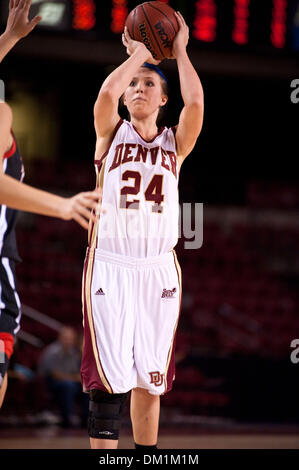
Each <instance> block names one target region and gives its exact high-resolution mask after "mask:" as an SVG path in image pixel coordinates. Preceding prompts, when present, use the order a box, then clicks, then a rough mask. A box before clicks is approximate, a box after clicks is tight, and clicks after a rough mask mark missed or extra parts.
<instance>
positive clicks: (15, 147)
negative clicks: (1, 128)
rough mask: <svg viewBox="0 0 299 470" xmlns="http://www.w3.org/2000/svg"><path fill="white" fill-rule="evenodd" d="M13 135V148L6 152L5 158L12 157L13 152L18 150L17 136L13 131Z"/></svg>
mask: <svg viewBox="0 0 299 470" xmlns="http://www.w3.org/2000/svg"><path fill="white" fill-rule="evenodd" d="M11 135H12V138H13V143H12V146H11V148H10V149H9V150H8V151H7V152H6V153H5V154H4V156H3V159H5V158H9V157H12V156H13V154H14V153H15V151H16V150H17V144H16V140H15V137H14V135H13V133H11Z"/></svg>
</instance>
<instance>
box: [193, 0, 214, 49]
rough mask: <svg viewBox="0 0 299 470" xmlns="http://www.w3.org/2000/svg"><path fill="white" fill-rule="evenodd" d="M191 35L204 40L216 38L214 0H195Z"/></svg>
mask: <svg viewBox="0 0 299 470" xmlns="http://www.w3.org/2000/svg"><path fill="white" fill-rule="evenodd" d="M195 8H196V11H195V19H194V22H193V26H194V29H193V32H192V35H193V37H195V38H196V39H199V40H200V41H205V42H213V41H215V39H216V29H217V7H216V4H215V1H214V0H197V2H196V4H195Z"/></svg>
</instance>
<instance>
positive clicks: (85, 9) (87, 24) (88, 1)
mask: <svg viewBox="0 0 299 470" xmlns="http://www.w3.org/2000/svg"><path fill="white" fill-rule="evenodd" d="M95 11H96V6H95V2H94V0H73V28H74V29H80V30H83V31H89V30H90V29H92V28H94V27H95V24H96V15H95Z"/></svg>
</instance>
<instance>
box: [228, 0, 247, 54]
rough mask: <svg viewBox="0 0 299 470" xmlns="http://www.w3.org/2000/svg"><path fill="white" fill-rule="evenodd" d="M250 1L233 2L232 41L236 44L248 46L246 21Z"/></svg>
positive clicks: (236, 0) (237, 0) (239, 0)
mask: <svg viewBox="0 0 299 470" xmlns="http://www.w3.org/2000/svg"><path fill="white" fill-rule="evenodd" d="M249 5H250V0H235V5H234V19H235V21H234V27H233V33H232V39H233V41H234V42H235V43H236V44H240V45H244V44H248V19H249Z"/></svg>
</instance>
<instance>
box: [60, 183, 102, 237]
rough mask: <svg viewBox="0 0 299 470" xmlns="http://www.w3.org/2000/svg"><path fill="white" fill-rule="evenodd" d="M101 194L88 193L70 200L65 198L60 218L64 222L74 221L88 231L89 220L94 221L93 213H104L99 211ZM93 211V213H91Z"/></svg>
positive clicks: (97, 192)
mask: <svg viewBox="0 0 299 470" xmlns="http://www.w3.org/2000/svg"><path fill="white" fill-rule="evenodd" d="M101 201H102V192H101V191H98V190H95V191H88V192H84V193H79V194H76V196H73V197H71V198H65V199H64V200H63V203H62V207H61V218H62V219H64V220H71V219H74V220H75V221H76V222H78V224H80V225H81V226H82V227H83V228H85V229H88V225H89V220H90V219H91V220H93V221H94V222H95V221H96V215H95V211H97V213H99V212H101V213H105V212H106V211H105V210H103V209H101V205H100V203H101ZM92 210H93V213H92V212H91V211H92Z"/></svg>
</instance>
